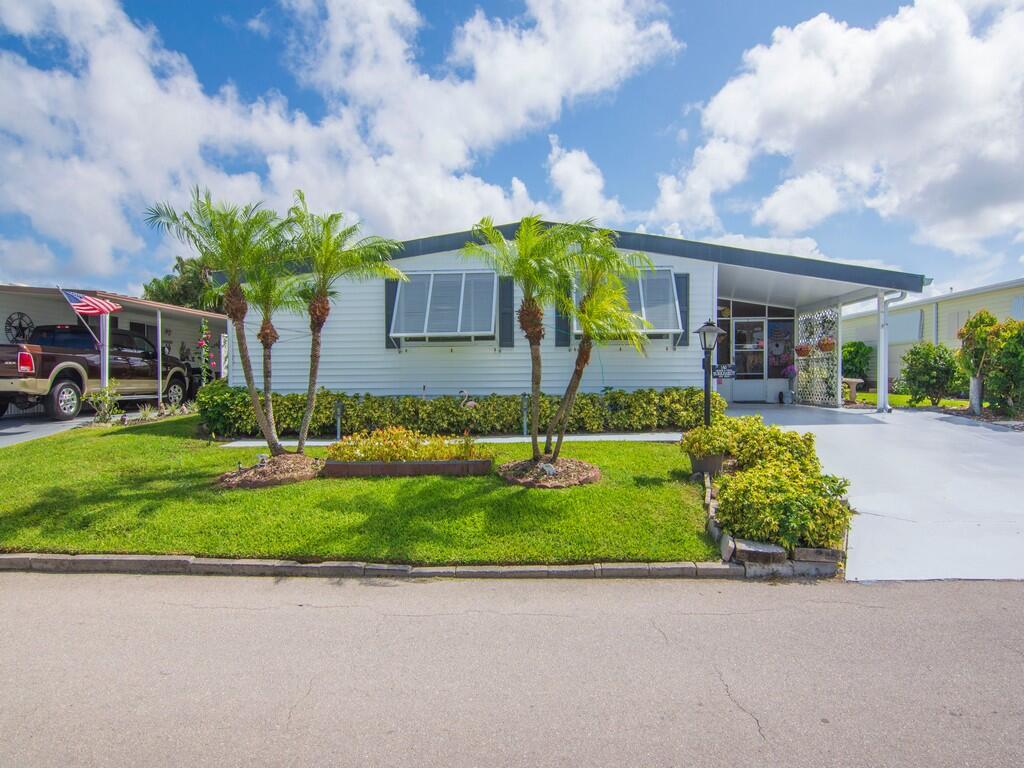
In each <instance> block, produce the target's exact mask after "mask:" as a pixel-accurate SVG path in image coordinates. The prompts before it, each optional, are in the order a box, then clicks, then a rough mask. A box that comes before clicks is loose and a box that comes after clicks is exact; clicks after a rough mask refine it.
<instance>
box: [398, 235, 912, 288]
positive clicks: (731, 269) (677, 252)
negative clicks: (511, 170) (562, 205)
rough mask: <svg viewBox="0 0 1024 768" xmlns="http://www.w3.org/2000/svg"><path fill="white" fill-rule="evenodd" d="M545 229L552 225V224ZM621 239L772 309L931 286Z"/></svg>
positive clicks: (426, 243)
mask: <svg viewBox="0 0 1024 768" xmlns="http://www.w3.org/2000/svg"><path fill="white" fill-rule="evenodd" d="M545 223H547V224H549V225H550V222H545ZM518 226H519V225H518V223H515V222H513V223H511V224H502V225H501V226H499V227H497V229H498V230H500V231H501V233H502V234H503V235H505V237H513V236H514V235H515V232H516V229H517V228H518ZM616 235H617V236H618V241H617V244H618V246H619V248H622V249H623V250H630V251H644V252H645V253H657V254H665V255H669V256H678V257H680V258H685V259H695V260H697V261H709V262H714V263H716V264H719V265H720V266H719V294H720V295H723V296H726V295H727V292H728V291H733V290H735V291H747V292H748V293H747V295H740V293H737V294H736V296H735V298H747V299H749V300H751V301H754V300H757V301H766V302H769V303H770V301H769V299H768V298H767V297H768V296H769V295H771V296H774V299H773V301H774V302H775V303H778V304H780V305H783V306H791V307H797V306H800V307H803V306H808V305H812V304H818V303H822V302H828V301H831V302H832V303H837V302H836V301H835V299H837V298H838V297H844V300H843V302H842V303H852V302H856V301H862V300H864V299H865V298H870V297H872V296H875V295H877V293H878V291H880V290H882V291H907V292H910V293H920V292H921V291H923V290H924V286H925V285H926V283H927V279H926V278H925V276H924V275H918V274H914V273H911V272H900V271H898V270H892V269H879V268H877V267H866V266H862V265H859V264H845V263H843V262H839V261H830V260H826V259H809V258H805V257H802V256H790V255H786V254H781V253H770V252H767V251H755V250H751V249H749V248H735V247H733V246H729V245H720V244H718V243H702V242H697V241H695V240H683V239H682V238H678V237H667V236H665V235H650V234H647V233H643V232H623V231H616ZM472 239H473V232H472V231H470V230H466V231H463V232H452V233H449V234H445V235H433V236H431V237H421V238H417V239H414V240H406V241H405V242H403V243H402V250H401V251H400V252H399V254H398V255H397V256H396V258H409V257H412V256H423V255H426V254H430V253H440V252H444V251H455V250H458V249H460V248H462V246H463V245H465V244H466V243H467V242H469V241H471V240H472ZM723 289H724V291H725V292H723ZM846 297H849V298H846Z"/></svg>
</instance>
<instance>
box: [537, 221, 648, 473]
mask: <svg viewBox="0 0 1024 768" xmlns="http://www.w3.org/2000/svg"><path fill="white" fill-rule="evenodd" d="M565 257H566V259H567V263H568V269H567V270H566V271H567V272H569V273H570V274H573V275H575V280H573V281H572V282H571V283H569V284H568V285H567V286H566V288H567V290H565V292H564V293H563V294H562V296H560V297H559V299H558V302H559V304H560V306H561V308H562V309H563V311H565V312H566V314H568V315H569V316H570V318H572V320H573V322H574V323H575V325H576V326H577V327H578V328H579V330H580V340H579V343H578V345H577V347H576V363H575V366H574V367H573V372H572V374H571V375H570V377H569V383H568V384H567V385H566V387H565V394H564V395H563V396H562V402H561V403H560V404H559V406H558V410H557V411H556V412H555V414H554V415H553V416H552V417H551V420H550V422H549V423H548V431H547V439H546V440H545V443H544V453H546V454H547V453H550V455H551V463H552V464H553V463H555V462H557V461H558V455H559V453H560V452H561V450H562V441H563V440H564V439H565V430H566V428H567V427H568V425H569V417H570V416H571V415H572V407H573V404H574V403H575V402H576V393H577V392H578V391H579V387H580V381H581V380H582V379H583V372H584V370H585V369H586V367H587V365H588V364H589V363H590V356H591V353H592V351H593V347H594V344H595V343H597V344H603V343H606V342H609V341H619V342H625V343H627V344H629V345H631V346H632V347H633V348H634V349H636V350H637V351H638V352H643V350H644V346H645V345H646V343H647V336H646V335H644V334H643V333H641V328H642V327H643V325H644V321H643V319H642V318H640V317H639V316H638V315H636V314H634V313H633V312H632V311H631V310H630V308H629V301H628V299H627V298H626V288H625V285H624V284H623V282H622V281H623V279H630V278H632V279H635V278H637V277H639V275H640V272H641V270H642V269H649V268H650V266H651V263H650V260H649V259H648V258H647V257H646V256H644V255H642V254H639V253H633V254H623V253H621V252H620V251H619V250H618V249H617V248H616V247H615V233H614V232H612V231H611V230H608V229H591V228H590V227H589V226H585V227H582V228H580V229H579V231H578V232H577V233H576V234H575V236H574V238H573V240H572V243H571V245H570V247H569V248H568V249H567V251H566V256H565ZM555 433H557V435H558V439H557V441H556V442H555V444H554V450H553V451H552V437H553V435H554V434H555Z"/></svg>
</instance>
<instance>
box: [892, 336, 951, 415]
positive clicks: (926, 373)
mask: <svg viewBox="0 0 1024 768" xmlns="http://www.w3.org/2000/svg"><path fill="white" fill-rule="evenodd" d="M956 375H957V361H956V356H955V355H954V354H953V351H952V350H951V349H950V348H949V347H947V346H945V345H943V344H932V343H931V342H930V341H920V342H918V343H917V344H915V345H914V346H912V347H911V348H910V349H908V350H907V352H906V354H904V355H903V379H904V381H905V382H906V385H907V389H908V390H909V392H910V404H911V405H917V404H918V403H919V402H921V401H922V400H926V399H927V400H929V401H930V402H931V404H932V405H933V406H937V405H938V404H939V402H941V400H942V398H944V397H946V396H947V395H949V394H950V392H951V391H952V388H953V385H954V382H955V380H956Z"/></svg>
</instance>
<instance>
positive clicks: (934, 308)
mask: <svg viewBox="0 0 1024 768" xmlns="http://www.w3.org/2000/svg"><path fill="white" fill-rule="evenodd" d="M982 309H987V310H988V311H989V312H991V313H992V314H993V315H995V316H996V318H997V319H998V320H1007V319H1010V318H1013V319H1015V320H1024V277H1021V278H1017V279H1016V280H1008V281H1006V282H1001V283H994V284H992V285H984V286H981V287H979V288H971V289H968V290H964V291H953V292H951V293H944V294H941V295H938V296H931V297H929V298H922V299H914V300H912V301H908V302H906V303H905V304H899V305H897V306H894V307H891V308H890V309H889V313H888V321H889V328H888V336H889V355H888V357H889V360H888V363H889V379H890V380H891V379H894V378H896V377H897V376H899V375H900V372H901V371H902V369H903V355H904V354H905V353H906V351H907V350H908V349H910V348H911V347H912V346H913V345H914V344H916V343H917V342H919V341H930V342H933V343H935V344H945V345H946V346H949V347H954V348H956V347H959V346H960V340H959V339H958V338H957V335H956V334H957V331H959V330H960V329H961V328H963V326H964V323H966V322H967V318H968V317H970V316H971V315H972V314H974V313H975V312H978V311H979V310H982ZM877 339H878V312H877V311H876V310H867V311H863V312H855V313H852V314H849V315H845V316H844V317H843V341H863V342H864V343H866V344H867V345H868V346H870V347H872V348H873V349H875V350H876V351H877ZM877 368H878V366H877V362H876V360H875V358H874V357H873V358H872V362H871V365H870V367H869V371H868V378H869V380H871V381H877Z"/></svg>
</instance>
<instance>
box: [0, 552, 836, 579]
mask: <svg viewBox="0 0 1024 768" xmlns="http://www.w3.org/2000/svg"><path fill="white" fill-rule="evenodd" d="M818 565H821V564H820V563H819V564H818ZM0 571H35V572H41V573H122V574H136V575H154V574H172V575H180V576H271V577H277V578H282V577H288V576H303V577H319V578H329V579H343V578H367V577H371V578H372V577H381V578H414V579H423V578H456V579H548V578H554V579H595V578H598V579H615V578H630V579H636V578H639V579H695V578H698V579H709V578H711V579H735V578H743V576H744V569H743V566H741V565H737V564H735V563H691V562H675V563H672V562H668V563H582V564H574V565H424V566H413V565H402V564H399V563H361V562H348V561H338V560H335V561H327V562H322V563H300V562H297V561H295V560H260V559H252V558H239V559H233V558H221V557H192V556H190V555H59V554H48V553H37V552H25V553H11V554H0Z"/></svg>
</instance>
